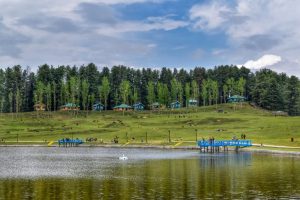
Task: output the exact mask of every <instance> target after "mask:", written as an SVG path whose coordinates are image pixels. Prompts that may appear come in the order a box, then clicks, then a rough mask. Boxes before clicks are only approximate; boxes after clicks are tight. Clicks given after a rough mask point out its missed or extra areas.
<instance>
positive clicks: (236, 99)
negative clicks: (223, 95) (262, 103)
mask: <svg viewBox="0 0 300 200" xmlns="http://www.w3.org/2000/svg"><path fill="white" fill-rule="evenodd" d="M244 101H246V97H243V96H240V95H233V96H231V97H229V98H228V99H227V102H228V103H236V102H244Z"/></svg>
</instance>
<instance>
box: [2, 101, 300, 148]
mask: <svg viewBox="0 0 300 200" xmlns="http://www.w3.org/2000/svg"><path fill="white" fill-rule="evenodd" d="M219 109H221V110H223V111H224V112H221V113H220V112H218V111H217V110H219ZM169 131H170V136H171V142H172V144H178V145H195V140H196V132H197V137H198V139H202V138H206V139H207V138H208V137H212V136H213V137H214V138H215V139H231V138H232V137H233V136H237V137H238V138H240V136H241V134H246V139H251V140H252V141H253V143H259V144H260V143H263V144H270V145H285V146H300V117H287V116H277V117H275V116H273V115H272V114H271V112H268V111H265V110H262V109H257V108H253V107H251V106H250V105H248V104H244V105H243V106H240V105H236V106H234V105H233V104H222V105H218V108H217V109H216V107H215V106H208V107H198V108H189V109H181V110H176V111H170V110H169V111H167V110H165V111H160V112H154V111H143V112H125V113H123V112H115V111H103V112H92V111H90V112H89V113H88V114H87V116H86V113H85V112H83V111H81V112H79V113H78V116H77V117H75V116H74V114H73V112H68V111H65V112H63V111H57V112H40V113H36V112H30V113H19V114H18V115H16V114H15V113H14V114H1V116H0V142H1V143H2V144H3V143H6V144H14V143H16V142H17V139H18V142H19V144H22V143H48V142H50V141H57V140H58V139H60V138H65V137H69V138H72V137H73V138H80V139H83V140H85V139H86V138H97V139H98V140H97V142H94V143H100V141H101V140H102V141H103V142H104V143H112V139H113V138H114V137H116V136H117V137H119V143H121V144H125V143H127V142H129V143H130V144H146V133H147V141H148V144H168V143H169ZM291 137H293V138H294V142H291V141H290V140H291ZM179 142H180V144H179ZM92 144H93V143H92Z"/></svg>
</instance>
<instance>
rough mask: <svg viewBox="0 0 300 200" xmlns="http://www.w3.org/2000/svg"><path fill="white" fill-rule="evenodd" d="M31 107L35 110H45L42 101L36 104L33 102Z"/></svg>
mask: <svg viewBox="0 0 300 200" xmlns="http://www.w3.org/2000/svg"><path fill="white" fill-rule="evenodd" d="M33 108H34V110H35V111H45V110H46V105H45V104H43V103H37V104H34V106H33Z"/></svg>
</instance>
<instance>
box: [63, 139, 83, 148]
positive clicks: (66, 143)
mask: <svg viewBox="0 0 300 200" xmlns="http://www.w3.org/2000/svg"><path fill="white" fill-rule="evenodd" d="M80 144H83V140H79V139H69V138H64V139H61V140H58V145H59V146H60V147H61V146H63V147H77V146H79V145H80Z"/></svg>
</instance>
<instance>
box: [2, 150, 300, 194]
mask: <svg viewBox="0 0 300 200" xmlns="http://www.w3.org/2000/svg"><path fill="white" fill-rule="evenodd" d="M0 150H1V152H0V159H1V160H2V163H1V165H0V199H200V198H201V199H206V198H207V199H209V198H213V199H249V198H250V199H253V198H260V199H266V198H273V199H274V198H275V199H278V198H287V199H290V198H300V168H299V167H300V159H299V158H297V157H285V156H270V155H263V154H251V153H239V154H200V153H199V152H197V151H164V150H136V149H135V150H130V149H127V150H126V149H125V150H120V149H102V148H73V149H71V148H70V149H58V148H29V149H28V148H2V149H0ZM122 153H125V154H126V155H127V156H128V157H129V160H128V161H125V162H124V161H119V160H118V156H119V155H121V154H122Z"/></svg>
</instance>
